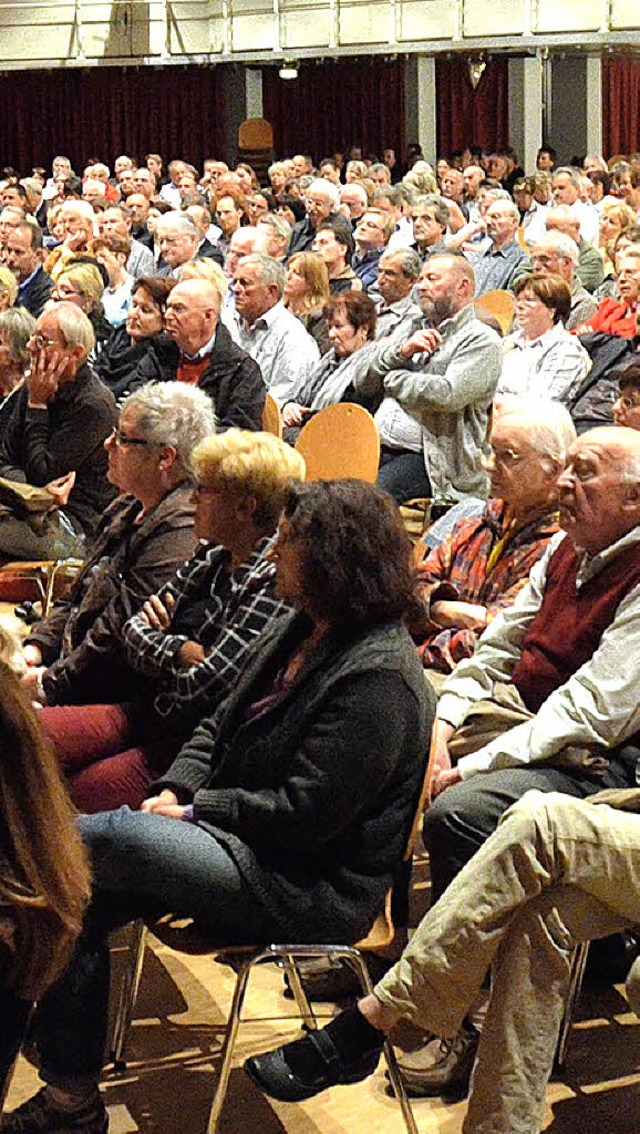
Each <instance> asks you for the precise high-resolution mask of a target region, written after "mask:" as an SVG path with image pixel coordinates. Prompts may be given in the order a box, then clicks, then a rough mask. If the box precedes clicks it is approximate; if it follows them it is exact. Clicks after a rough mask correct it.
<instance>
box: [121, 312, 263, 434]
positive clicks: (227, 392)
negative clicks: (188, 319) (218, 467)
mask: <svg viewBox="0 0 640 1134" xmlns="http://www.w3.org/2000/svg"><path fill="white" fill-rule="evenodd" d="M179 361H180V351H179V349H178V347H177V346H176V344H175V343H174V342H173V340H172V339H170V338H169V336H168V335H164V334H163V335H159V336H158V338H157V339H156V341H155V343H154V345H153V346H152V347H151V349H150V350H149V351H148V352H147V353H146V354H145V356H144V358H143V359H142V360H141V362H140V363H139V364H138V366H137V368H136V371H135V373H134V375H133V376H132V378H131V381H130V383H129V389H130V390H131V391H133V390H135V389H137V388H138V387H139V386H144V385H145V384H146V383H147V382H173V381H175V378H176V375H177V373H178V363H179ZM198 386H199V388H200V389H201V390H204V392H205V394H208V395H209V397H210V398H211V400H212V401H213V406H214V409H215V411H216V417H217V420H218V428H219V430H221V429H229V427H230V426H232V425H233V426H236V427H237V428H238V429H262V411H263V409H264V402H265V397H266V394H267V390H266V387H265V384H264V382H263V381H262V374H261V372H260V367H259V366H258V364H257V362H254V361H253V359H252V358H250V357H249V355H248V354H247V352H246V351H244V350H242V348H241V347H239V346H237V345H236V343H234V341H233V339H232V338H231V335H230V334H229V332H228V330H227V328H226V327H225V326H223V324H222V323H218V327H217V330H216V337H215V341H214V344H213V350H212V352H211V354H210V355H209V362H208V365H207V368H206V370H205V371H204V374H203V375H202V377H201V379H200V381H199V382H198Z"/></svg>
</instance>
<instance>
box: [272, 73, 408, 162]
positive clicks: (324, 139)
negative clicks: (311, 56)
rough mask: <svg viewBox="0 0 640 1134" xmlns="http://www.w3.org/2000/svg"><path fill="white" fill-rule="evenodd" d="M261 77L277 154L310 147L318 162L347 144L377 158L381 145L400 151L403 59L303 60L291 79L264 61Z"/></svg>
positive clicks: (297, 151)
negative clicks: (304, 62) (331, 61)
mask: <svg viewBox="0 0 640 1134" xmlns="http://www.w3.org/2000/svg"><path fill="white" fill-rule="evenodd" d="M262 77H263V80H262V91H263V105H264V117H265V118H266V119H267V120H268V121H269V122H270V123H271V125H272V126H273V134H274V147H275V151H276V153H277V154H278V156H280V157H284V156H285V155H287V154H297V153H310V154H311V155H312V157H313V158H314V159H315V161H317V162H318V161H321V160H322V158H323V157H327V156H330V155H331V154H333V153H334V151H336V150H339V151H341V152H343V153H345V152H346V151H347V150H348V149H349V147H350V146H352V145H356V146H362V149H363V152H364V153H373V154H376V155H377V156H378V157H380V158H381V157H382V151H383V149H384V148H385V147H387V146H393V148H394V150H395V151H396V154H397V155H398V157H400V155H401V154H403V153H404V150H405V125H404V121H405V63H404V60H402V59H397V60H391V61H388V60H384V59H381V58H379V57H378V56H373V57H372V58H371V59H367V60H363V61H359V60H356V61H353V60H344V59H343V60H336V61H335V62H334V63H324V64H321V65H319V66H314V65H311V64H303V65H302V66H301V68H300V73H299V75H298V78H297V79H295V80H294V81H293V82H287V81H283V80H282V79H279V78H278V69H277V68H276V67H264V68H263V71H262Z"/></svg>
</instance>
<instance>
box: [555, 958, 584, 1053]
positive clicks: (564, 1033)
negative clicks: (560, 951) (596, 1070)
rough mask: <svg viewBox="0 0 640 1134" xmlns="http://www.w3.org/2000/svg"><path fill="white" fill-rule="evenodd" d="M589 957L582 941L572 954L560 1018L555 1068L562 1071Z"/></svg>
mask: <svg viewBox="0 0 640 1134" xmlns="http://www.w3.org/2000/svg"><path fill="white" fill-rule="evenodd" d="M588 955H589V942H588V941H584V942H582V944H580V945H578V946H577V947H576V949H575V951H574V954H573V960H572V962H571V973H570V974H569V986H568V988H567V997H566V1000H565V1005H564V1013H563V1016H562V1023H561V1025H560V1035H559V1037H558V1048H557V1051H556V1060H555V1062H556V1067H557V1068H558V1069H560V1070H561V1069H562V1068H563V1067H564V1065H565V1062H566V1058H567V1048H568V1047H569V1036H570V1034H571V1025H572V1023H573V1017H574V1014H575V1010H576V1004H577V1002H578V997H579V995H580V989H581V988H582V981H583V978H584V970H585V967H586V964H587V957H588Z"/></svg>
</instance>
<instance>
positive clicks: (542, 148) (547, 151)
mask: <svg viewBox="0 0 640 1134" xmlns="http://www.w3.org/2000/svg"><path fill="white" fill-rule="evenodd" d="M540 154H549V157H550V158H553V160H554V161H555V160H556V158H557V156H558V155H557V153H556V151H555V150H554V148H553V146H547V145H546V143H543V144H542V145H541V146H540V149H539V150H538V156H539V155H540Z"/></svg>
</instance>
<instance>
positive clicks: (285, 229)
mask: <svg viewBox="0 0 640 1134" xmlns="http://www.w3.org/2000/svg"><path fill="white" fill-rule="evenodd" d="M261 224H262V225H265V226H266V227H268V228H272V229H273V231H274V232H275V233H277V235H278V236H279V237H280V239H281V240H290V239H291V232H292V228H291V225H290V224H289V221H288V220H285V218H284V217H281V216H278V214H277V213H267V214H266V216H264V217H260V220H259V221H258V224H257V225H256V228H257V227H258V225H261Z"/></svg>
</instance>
